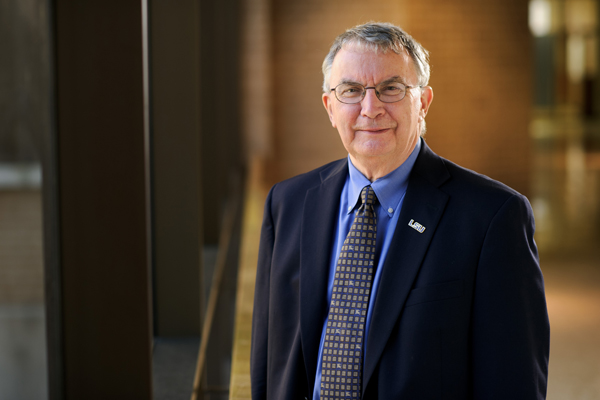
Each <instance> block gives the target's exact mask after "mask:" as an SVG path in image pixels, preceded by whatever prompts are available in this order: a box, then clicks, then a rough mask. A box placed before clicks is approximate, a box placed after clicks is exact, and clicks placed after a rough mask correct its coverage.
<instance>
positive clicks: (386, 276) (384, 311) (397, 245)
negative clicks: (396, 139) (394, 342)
mask: <svg viewBox="0 0 600 400" xmlns="http://www.w3.org/2000/svg"><path fill="white" fill-rule="evenodd" d="M448 178H449V173H448V172H447V170H446V168H445V166H444V165H443V162H442V160H441V158H440V157H438V156H437V155H435V154H434V153H433V152H432V151H431V150H430V149H429V147H427V145H425V142H422V149H421V152H420V154H419V158H418V159H417V161H416V163H415V165H414V167H413V171H412V172H411V176H410V178H409V184H408V189H407V191H406V195H405V198H404V202H403V205H402V210H401V212H400V216H399V219H398V225H397V226H396V230H395V232H394V237H393V239H392V243H391V246H390V249H389V251H388V254H387V257H386V260H385V262H384V265H383V271H382V275H381V280H380V283H379V288H378V289H377V294H376V296H377V297H376V299H375V306H374V307H373V311H372V312H373V315H372V317H371V325H370V327H369V337H368V342H367V353H366V356H365V364H364V366H363V374H364V376H363V394H364V391H365V389H366V387H367V384H368V382H369V379H370V378H371V376H372V375H373V372H374V371H375V367H376V366H377V363H378V361H379V359H380V357H381V355H382V353H383V349H384V348H385V345H386V343H387V341H388V338H389V336H390V334H391V332H392V330H393V328H394V325H395V324H396V322H397V321H398V319H399V318H400V315H401V313H402V310H403V308H404V303H405V302H406V298H407V297H408V294H409V292H410V290H411V288H412V285H413V282H414V280H415V278H416V276H417V274H418V272H419V268H420V266H421V263H422V261H423V258H424V257H425V254H426V253H427V248H428V247H429V243H430V242H431V238H432V237H433V235H434V233H435V230H436V228H437V225H438V222H439V220H440V218H441V216H442V214H443V212H444V208H445V206H446V203H447V201H448V195H447V194H446V193H444V192H442V191H441V190H439V189H438V186H439V185H441V183H443V182H444V181H446V180H447V179H448ZM411 220H413V221H414V222H416V223H419V224H421V225H422V226H424V227H425V230H424V231H422V232H419V231H418V230H417V229H413V227H411V226H410V225H409V223H410V221H411ZM417 227H418V226H417Z"/></svg>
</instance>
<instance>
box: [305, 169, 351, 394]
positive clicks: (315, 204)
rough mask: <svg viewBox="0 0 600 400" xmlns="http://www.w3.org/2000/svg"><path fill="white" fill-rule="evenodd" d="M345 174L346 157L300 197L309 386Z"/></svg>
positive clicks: (310, 384)
mask: <svg viewBox="0 0 600 400" xmlns="http://www.w3.org/2000/svg"><path fill="white" fill-rule="evenodd" d="M347 176H348V163H347V160H342V161H340V162H339V163H335V164H334V165H333V166H332V167H331V168H330V169H328V170H325V171H324V172H322V173H321V180H322V182H321V185H319V186H316V187H314V188H311V189H309V190H308V191H307V192H306V197H305V200H304V210H303V217H302V218H303V219H302V236H301V237H302V239H301V243H300V333H301V339H302V351H303V356H304V363H305V364H304V365H305V366H306V373H307V379H308V383H309V387H310V388H311V390H312V387H313V386H314V379H315V374H316V372H317V362H318V359H317V358H318V353H319V343H320V340H321V331H322V328H323V322H324V321H325V318H326V317H327V311H328V307H327V284H328V278H329V268H330V265H329V263H330V260H331V251H332V248H333V245H334V240H335V237H334V236H335V228H336V224H337V216H338V211H339V210H338V209H339V204H340V193H341V192H342V188H343V186H344V183H345V181H346V177H347Z"/></svg>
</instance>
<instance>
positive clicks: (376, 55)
mask: <svg viewBox="0 0 600 400" xmlns="http://www.w3.org/2000/svg"><path fill="white" fill-rule="evenodd" d="M394 76H398V77H400V80H401V81H404V83H407V84H416V83H417V73H416V70H415V65H414V63H413V61H412V59H411V57H410V56H409V55H408V52H406V50H404V51H403V52H402V53H401V54H396V53H394V52H393V51H392V50H388V51H387V52H386V53H383V52H382V51H377V52H376V51H374V50H370V49H364V48H360V47H357V46H352V45H348V46H344V47H343V48H342V49H341V50H340V51H339V52H338V53H337V54H336V56H335V58H334V60H333V64H332V66H331V80H330V83H331V85H332V87H333V86H335V85H337V84H338V83H340V82H341V81H355V82H359V83H363V84H366V85H371V84H376V83H379V82H381V81H384V80H386V79H389V78H391V77H394Z"/></svg>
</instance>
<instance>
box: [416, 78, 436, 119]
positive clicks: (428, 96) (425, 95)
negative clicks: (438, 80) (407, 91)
mask: <svg viewBox="0 0 600 400" xmlns="http://www.w3.org/2000/svg"><path fill="white" fill-rule="evenodd" d="M432 101H433V89H432V88H431V86H425V87H424V88H423V89H422V90H421V110H420V111H419V119H420V120H423V119H424V118H425V116H426V115H427V112H428V111H429V106H431V102H432Z"/></svg>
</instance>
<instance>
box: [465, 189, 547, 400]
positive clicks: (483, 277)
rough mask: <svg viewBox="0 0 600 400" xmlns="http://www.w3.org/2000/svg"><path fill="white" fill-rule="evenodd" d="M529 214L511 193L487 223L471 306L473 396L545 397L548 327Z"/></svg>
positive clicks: (520, 198) (526, 204) (522, 201)
mask: <svg viewBox="0 0 600 400" xmlns="http://www.w3.org/2000/svg"><path fill="white" fill-rule="evenodd" d="M534 229H535V227H534V221H533V213H532V210H531V206H530V205H529V202H528V201H527V199H526V198H525V197H524V196H521V195H519V194H515V195H513V196H512V197H510V198H509V199H508V200H507V201H506V202H505V203H504V204H503V206H502V207H501V208H500V209H499V210H498V212H497V213H496V215H495V216H494V218H493V219H492V222H491V223H490V225H489V228H488V231H487V234H486V237H485V240H484V244H483V248H482V251H481V255H480V261H479V264H478V269H477V275H476V281H475V289H474V290H475V292H474V302H473V323H472V335H473V336H472V340H473V341H472V344H473V352H472V363H473V385H474V387H473V398H475V399H478V400H488V399H489V400H491V399H499V400H500V399H513V400H518V399H527V400H532V399H545V398H546V386H547V376H548V357H549V347H550V324H549V321H548V312H547V309H546V299H545V295H544V281H543V277H542V273H541V270H540V267H539V261H538V254H537V248H536V245H535V242H534V240H533V233H534Z"/></svg>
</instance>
